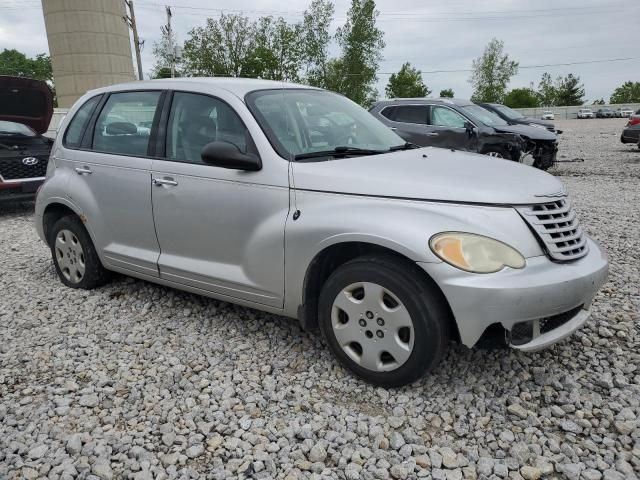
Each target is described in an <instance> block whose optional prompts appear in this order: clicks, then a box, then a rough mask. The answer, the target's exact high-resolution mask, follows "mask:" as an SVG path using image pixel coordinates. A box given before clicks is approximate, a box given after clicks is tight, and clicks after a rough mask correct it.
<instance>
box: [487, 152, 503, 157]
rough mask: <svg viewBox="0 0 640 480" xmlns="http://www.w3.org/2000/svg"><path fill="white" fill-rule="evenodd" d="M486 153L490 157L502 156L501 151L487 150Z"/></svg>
mask: <svg viewBox="0 0 640 480" xmlns="http://www.w3.org/2000/svg"><path fill="white" fill-rule="evenodd" d="M487 155H489V156H490V157H495V158H503V156H502V154H501V153H498V152H489V153H487Z"/></svg>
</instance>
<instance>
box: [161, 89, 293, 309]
mask: <svg viewBox="0 0 640 480" xmlns="http://www.w3.org/2000/svg"><path fill="white" fill-rule="evenodd" d="M170 96H171V101H170V106H169V104H167V108H166V109H165V111H163V120H162V124H163V125H165V124H166V135H165V143H164V144H163V145H162V147H161V148H159V150H164V151H163V152H160V153H161V156H162V158H158V159H154V161H153V182H154V187H153V188H152V202H153V213H154V219H155V226H156V233H157V237H158V242H159V244H160V258H159V260H158V266H159V270H160V276H161V278H164V279H166V280H169V281H172V282H175V283H179V284H184V285H188V286H191V287H194V288H198V289H200V290H203V291H205V292H211V293H214V294H217V295H220V296H224V297H230V298H231V299H240V300H245V301H248V302H252V303H258V304H263V305H268V306H271V307H277V308H282V306H283V298H284V226H285V221H286V218H287V215H288V211H289V179H288V174H287V172H288V164H287V162H286V161H285V160H282V161H281V162H280V163H278V164H277V165H273V162H263V168H262V170H260V171H257V172H248V171H240V170H231V169H225V168H220V167H216V166H212V165H206V164H204V163H203V162H202V159H201V151H202V149H203V147H204V146H205V145H206V144H207V143H209V142H213V141H217V142H228V143H232V144H234V145H236V146H237V147H238V148H239V149H241V150H242V151H245V152H246V151H252V152H255V153H257V150H256V148H255V145H254V142H253V140H252V137H251V135H250V133H249V131H248V129H247V127H246V126H245V123H244V122H243V120H242V119H241V118H240V116H239V115H238V114H237V113H236V111H235V110H234V108H233V107H231V105H230V103H229V102H235V103H236V106H237V108H242V107H243V106H244V104H243V103H241V102H240V101H239V100H238V99H237V98H236V97H233V96H232V95H231V94H228V93H225V92H221V93H220V96H219V97H215V96H210V95H205V94H198V93H188V92H173V93H172V94H171V95H170ZM247 115H249V114H248V113H247ZM165 117H166V119H165ZM165 122H166V123H165Z"/></svg>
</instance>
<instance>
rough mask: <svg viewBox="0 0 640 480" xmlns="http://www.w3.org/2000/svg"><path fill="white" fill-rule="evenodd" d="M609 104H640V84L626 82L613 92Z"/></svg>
mask: <svg viewBox="0 0 640 480" xmlns="http://www.w3.org/2000/svg"><path fill="white" fill-rule="evenodd" d="M609 103H640V82H624V83H623V84H622V85H620V86H619V87H618V88H616V89H615V90H614V91H613V94H612V95H611V98H610V99H609Z"/></svg>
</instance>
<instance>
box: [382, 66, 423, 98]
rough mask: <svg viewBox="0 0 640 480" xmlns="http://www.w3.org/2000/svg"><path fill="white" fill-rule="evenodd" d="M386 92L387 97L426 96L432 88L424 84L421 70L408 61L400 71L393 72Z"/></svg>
mask: <svg viewBox="0 0 640 480" xmlns="http://www.w3.org/2000/svg"><path fill="white" fill-rule="evenodd" d="M385 93H386V94H387V98H414V97H426V96H427V95H429V94H430V93H431V90H429V88H428V87H427V86H426V85H425V84H424V81H423V80H422V73H421V72H420V70H417V69H415V68H413V67H412V66H411V64H410V63H409V62H407V63H405V64H404V65H402V67H401V68H400V71H399V72H398V73H392V74H391V76H390V77H389V82H388V83H387V87H386V88H385Z"/></svg>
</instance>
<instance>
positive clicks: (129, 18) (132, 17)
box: [122, 0, 144, 80]
mask: <svg viewBox="0 0 640 480" xmlns="http://www.w3.org/2000/svg"><path fill="white" fill-rule="evenodd" d="M124 3H125V5H126V6H127V7H129V15H125V16H124V17H122V18H123V19H124V21H125V22H126V24H127V25H129V28H130V29H131V30H132V31H133V46H134V48H135V49H136V61H137V62H138V80H143V79H144V78H143V76H142V57H141V56H140V46H141V45H142V44H144V41H142V42H141V41H140V38H139V37H138V28H137V26H136V14H135V12H134V11H133V0H124Z"/></svg>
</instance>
